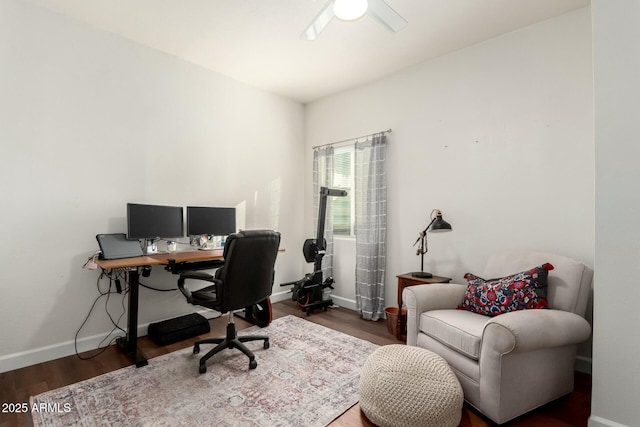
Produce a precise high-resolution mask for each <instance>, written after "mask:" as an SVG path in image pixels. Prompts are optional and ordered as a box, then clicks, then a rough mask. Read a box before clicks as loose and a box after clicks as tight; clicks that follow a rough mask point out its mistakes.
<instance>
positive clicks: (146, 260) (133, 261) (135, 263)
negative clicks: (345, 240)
mask: <svg viewBox="0 0 640 427" xmlns="http://www.w3.org/2000/svg"><path fill="white" fill-rule="evenodd" d="M278 252H284V249H282V248H280V249H278ZM223 254H224V249H214V250H211V251H202V250H199V249H195V250H189V251H176V252H169V253H165V254H154V255H144V256H138V257H134V258H121V259H97V260H96V264H98V267H101V268H103V269H105V270H109V269H113V268H133V267H140V266H143V265H166V264H169V260H170V259H173V260H175V261H176V262H177V263H180V262H193V261H209V260H214V259H222V258H223Z"/></svg>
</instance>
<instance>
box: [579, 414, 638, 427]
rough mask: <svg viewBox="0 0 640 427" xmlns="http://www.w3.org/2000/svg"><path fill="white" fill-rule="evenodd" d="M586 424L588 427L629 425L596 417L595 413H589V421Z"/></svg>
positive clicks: (623, 426)
mask: <svg viewBox="0 0 640 427" xmlns="http://www.w3.org/2000/svg"><path fill="white" fill-rule="evenodd" d="M587 425H588V426H589V427H629V426H627V425H626V424H620V423H617V422H615V421H611V420H608V419H606V418H601V417H597V416H595V415H591V416H590V417H589V422H588V424H587Z"/></svg>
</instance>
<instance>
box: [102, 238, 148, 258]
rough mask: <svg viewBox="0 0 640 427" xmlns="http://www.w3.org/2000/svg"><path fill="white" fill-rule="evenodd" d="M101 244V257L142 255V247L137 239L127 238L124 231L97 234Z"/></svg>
mask: <svg viewBox="0 0 640 427" xmlns="http://www.w3.org/2000/svg"><path fill="white" fill-rule="evenodd" d="M96 239H97V240H98V245H100V251H101V252H102V253H101V254H100V259H120V258H133V257H137V256H142V255H143V253H142V248H141V247H140V242H138V241H137V240H127V236H126V235H125V234H124V233H113V234H98V235H96Z"/></svg>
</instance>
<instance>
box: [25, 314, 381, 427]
mask: <svg viewBox="0 0 640 427" xmlns="http://www.w3.org/2000/svg"><path fill="white" fill-rule="evenodd" d="M251 333H254V334H256V333H257V334H261V335H262V334H265V335H268V336H269V341H270V344H271V347H270V348H269V349H267V350H264V349H263V348H262V341H258V342H252V343H248V347H249V348H250V349H251V350H252V351H253V352H254V354H255V355H256V360H257V361H258V367H257V368H256V369H254V370H249V369H248V368H249V362H248V358H247V357H246V356H245V355H244V354H242V353H241V352H240V351H238V350H224V351H222V352H221V353H218V354H217V355H215V356H214V357H213V358H212V359H210V360H209V363H208V364H207V372H206V373H205V374H199V373H198V356H199V355H194V354H192V350H191V348H188V349H184V350H180V351H177V352H174V353H171V354H166V355H164V356H160V357H157V358H154V359H151V360H150V361H149V365H148V366H145V367H142V368H137V369H136V368H135V367H133V366H130V367H127V368H123V369H119V370H117V371H114V372H110V373H107V374H104V375H101V376H99V377H96V378H92V379H89V380H87V381H83V382H80V383H77V384H72V385H70V386H67V387H63V388H60V389H57V390H52V391H48V392H46V393H43V394H40V395H38V396H35V397H31V406H32V407H33V405H34V404H35V405H37V406H38V407H40V408H43V411H42V412H33V422H34V425H35V426H154V427H155V426H171V427H175V426H207V427H211V426H269V427H272V426H280V427H285V426H305V427H307V426H325V425H327V424H329V423H330V422H331V421H333V420H334V419H335V418H337V417H338V416H340V415H341V414H342V413H344V412H345V411H346V410H347V409H349V408H350V407H351V406H352V405H354V404H355V403H356V402H357V401H358V392H359V382H360V372H361V369H362V366H363V365H364V362H365V360H366V358H367V356H368V355H369V354H371V353H372V352H373V351H374V350H375V349H376V348H377V347H378V346H377V345H375V344H372V343H370V342H368V341H363V340H361V339H358V338H354V337H351V336H349V335H345V334H343V333H340V332H337V331H334V330H332V329H328V328H325V327H323V326H320V325H316V324H314V323H311V322H309V321H306V320H304V319H300V318H298V317H295V316H287V317H283V318H280V319H276V320H274V321H273V322H272V323H271V324H270V325H269V326H268V327H266V328H262V329H260V328H258V327H257V326H254V327H251V328H249V329H245V330H243V331H240V332H239V335H249V334H251ZM209 348H210V347H209V346H208V345H205V346H203V347H202V349H201V354H205V353H206V352H207V351H208V349H209Z"/></svg>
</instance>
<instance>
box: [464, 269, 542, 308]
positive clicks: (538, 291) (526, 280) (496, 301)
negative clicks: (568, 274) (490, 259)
mask: <svg viewBox="0 0 640 427" xmlns="http://www.w3.org/2000/svg"><path fill="white" fill-rule="evenodd" d="M550 270H553V265H551V264H549V263H545V264H542V265H539V266H537V267H534V268H532V269H530V270H527V271H523V272H520V273H516V274H512V275H511V276H507V277H502V278H499V279H490V280H485V279H483V278H481V277H478V276H475V275H473V274H471V273H467V274H465V275H464V278H465V279H467V282H468V284H469V285H468V287H467V292H466V293H465V295H464V299H463V300H462V303H461V304H460V305H459V306H458V309H459V310H469V311H472V312H474V313H478V314H483V315H485V316H497V315H499V314H504V313H509V312H511V311H516V310H526V309H532V308H547V307H549V303H548V302H547V278H548V276H549V271H550Z"/></svg>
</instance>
